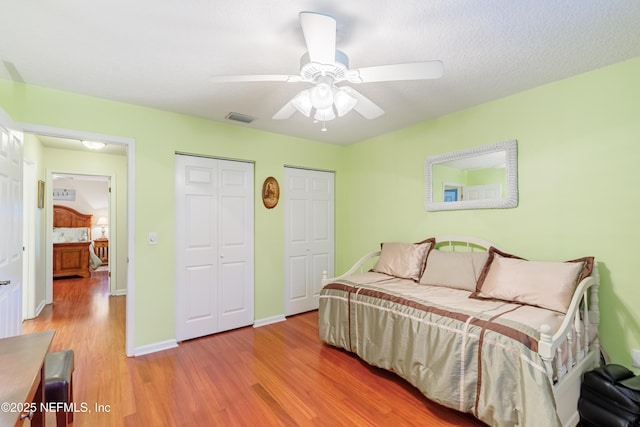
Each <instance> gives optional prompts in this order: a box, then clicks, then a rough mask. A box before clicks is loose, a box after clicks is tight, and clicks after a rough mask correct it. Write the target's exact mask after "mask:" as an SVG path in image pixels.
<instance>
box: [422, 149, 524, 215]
mask: <svg viewBox="0 0 640 427" xmlns="http://www.w3.org/2000/svg"><path fill="white" fill-rule="evenodd" d="M516 151H517V150H516V141H515V140H510V141H504V142H500V143H497V144H490V145H485V146H481V147H475V148H472V149H468V150H461V151H456V152H452V153H446V154H442V155H438V156H433V157H430V158H428V159H427V162H426V164H425V177H426V195H425V199H426V208H427V210H430V211H432V210H451V209H483V208H509V207H515V206H517V204H518V201H517V200H518V199H517V171H516V167H517V160H516V157H517V154H516Z"/></svg>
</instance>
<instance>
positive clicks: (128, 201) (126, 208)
mask: <svg viewBox="0 0 640 427" xmlns="http://www.w3.org/2000/svg"><path fill="white" fill-rule="evenodd" d="M22 128H23V131H24V132H25V133H29V134H34V135H38V136H39V137H52V138H58V139H62V140H65V141H67V143H68V141H73V142H74V143H76V144H78V143H79V142H80V141H83V140H88V141H99V142H104V143H105V144H107V146H106V148H107V149H119V150H122V153H123V154H122V156H123V158H124V159H125V160H124V165H123V169H124V172H123V173H121V174H120V175H118V176H117V177H116V174H114V173H112V172H111V171H104V172H103V171H99V170H96V167H95V166H96V165H95V164H92V165H90V164H74V163H73V162H70V161H67V163H66V165H69V166H67V167H58V166H57V165H56V166H52V167H51V168H47V169H46V174H45V175H46V176H45V180H44V181H45V183H44V187H45V189H46V191H45V200H44V205H45V209H48V211H49V212H51V209H52V208H51V207H52V206H53V192H52V191H51V190H52V189H53V170H52V169H55V170H56V171H64V172H67V173H74V174H96V173H99V174H102V175H106V176H109V177H110V181H111V188H112V190H113V191H112V192H111V193H110V194H111V203H110V207H109V218H110V220H111V221H112V223H111V224H110V225H109V226H110V230H109V232H110V236H111V237H112V239H111V240H110V242H109V246H110V249H111V251H112V252H111V259H110V261H111V260H113V259H115V257H114V256H115V255H117V252H118V250H117V249H118V248H120V258H121V261H120V262H113V263H112V265H111V276H112V279H113V278H114V276H116V274H117V268H118V267H120V269H121V273H120V274H118V275H117V277H120V278H121V280H120V282H121V283H122V284H123V286H122V287H123V288H124V290H123V292H122V293H125V292H126V316H125V317H126V325H125V330H126V333H125V334H126V338H125V341H126V346H125V347H126V348H125V352H126V354H127V356H133V355H134V351H135V349H134V337H133V319H134V305H135V304H134V265H135V264H134V262H133V254H134V252H135V249H134V236H133V227H132V226H127V224H133V223H134V218H135V210H134V200H135V185H134V177H135V140H134V139H133V138H128V137H120V136H115V135H106V134H97V133H92V132H85V131H78V130H72V129H64V128H55V127H50V126H42V125H37V124H28V123H26V124H23V125H22ZM58 148H61V149H63V150H69V148H63V147H58ZM68 154H70V155H71V154H72V152H68ZM47 160H48V161H49V159H47ZM48 163H49V162H48ZM116 178H117V180H116ZM116 188H121V189H123V191H121V192H120V195H119V196H118V194H117V192H116V191H115V189H116ZM116 197H118V203H117V204H116V203H115V198H116ZM116 206H117V208H118V209H117V210H116ZM118 218H120V223H121V226H120V227H118V225H117V224H114V223H113V221H117V219H118ZM52 226H53V219H52V216H51V215H47V218H46V224H45V225H44V228H43V230H44V231H43V233H44V236H43V237H42V240H41V242H42V244H43V246H44V248H45V252H46V253H45V254H44V255H43V257H44V262H43V263H44V272H45V273H44V274H46V276H45V277H44V278H45V280H44V282H45V289H46V290H47V292H46V296H45V299H46V300H47V301H48V302H50V301H51V298H52V294H53V292H52V285H53V279H52V273H51V272H52V258H53V250H52V244H51V233H52V231H51V230H52ZM118 230H119V231H118ZM118 236H119V240H120V241H121V242H122V244H121V245H118V244H117V243H118ZM41 263H42V260H41ZM114 269H116V271H114ZM114 283H115V282H114Z"/></svg>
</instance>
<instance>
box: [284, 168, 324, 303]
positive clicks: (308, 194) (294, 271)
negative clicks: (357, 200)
mask: <svg viewBox="0 0 640 427" xmlns="http://www.w3.org/2000/svg"><path fill="white" fill-rule="evenodd" d="M284 176H285V185H284V209H285V215H284V217H285V218H284V221H285V227H284V230H285V231H284V233H285V254H284V255H285V267H284V276H285V277H284V279H285V315H286V316H290V315H293V314H297V313H302V312H305V311H310V310H315V309H317V308H318V296H319V294H320V289H321V280H322V271H324V270H326V271H327V272H328V274H329V275H330V276H331V275H333V265H334V174H333V173H332V172H322V171H313V170H306V169H296V168H285V174H284Z"/></svg>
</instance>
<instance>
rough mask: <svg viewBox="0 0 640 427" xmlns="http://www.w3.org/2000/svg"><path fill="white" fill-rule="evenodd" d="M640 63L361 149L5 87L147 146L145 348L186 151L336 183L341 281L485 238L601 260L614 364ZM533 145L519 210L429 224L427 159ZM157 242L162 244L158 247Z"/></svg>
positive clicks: (138, 261)
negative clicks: (401, 248) (392, 252)
mask: <svg viewBox="0 0 640 427" xmlns="http://www.w3.org/2000/svg"><path fill="white" fill-rule="evenodd" d="M638 75H640V58H636V59H633V60H630V61H626V62H624V63H620V64H616V65H613V66H610V67H606V68H603V69H600V70H596V71H593V72H590V73H587V74H583V75H580V76H576V77H573V78H570V79H566V80H562V81H559V82H556V83H553V84H550V85H546V86H543V87H540V88H536V89H532V90H530V91H526V92H523V93H520V94H517V95H514V96H511V97H507V98H503V99H500V100H497V101H494V102H490V103H487V104H483V105H481V106H478V107H474V108H470V109H468V110H464V111H460V112H458V113H455V114H451V115H448V116H445V117H441V118H439V119H436V120H431V121H428V122H424V123H421V124H418V125H416V126H412V127H409V128H405V129H402V130H400V131H397V132H392V133H389V134H385V135H382V136H379V137H376V138H373V139H370V140H367V141H363V142H361V143H358V144H354V145H351V146H348V147H340V146H334V145H330V144H323V143H319V142H315V141H309V140H302V139H297V138H292V137H286V136H282V135H275V134H270V133H266V132H259V131H254V130H251V129H247V128H242V127H237V126H231V125H227V124H224V123H217V122H211V121H206V120H202V119H197V118H193V117H187V116H182V115H177V114H172V113H167V112H162V111H157V110H152V109H148V108H144V107H137V106H132V105H126V104H122V103H116V102H111V101H106V100H100V99H96V98H90V97H84V96H79V95H74V94H69V93H64V92H60V91H55V90H50V89H44V88H39V87H34V86H29V85H24V84H15V83H11V82H8V81H3V80H0V107H2V108H3V109H5V110H6V111H7V112H8V113H9V114H10V115H12V116H13V117H14V118H15V119H16V120H18V121H22V122H29V123H36V124H41V125H48V126H54V127H61V128H68V129H78V130H86V131H89V132H98V133H105V134H111V135H118V136H125V137H131V138H134V139H135V140H136V145H135V146H136V152H135V168H136V176H135V192H136V201H135V209H136V218H135V223H134V224H133V226H134V230H135V233H134V236H135V253H134V260H135V265H136V269H135V286H136V302H135V304H136V307H135V312H136V318H135V331H134V335H135V336H134V345H135V346H136V347H139V346H144V345H147V344H153V343H157V342H162V341H164V340H168V339H172V338H173V337H174V336H175V335H174V331H175V327H174V307H173V298H174V285H173V281H174V273H175V272H174V267H173V262H172V260H173V259H174V243H175V236H174V221H175V218H174V177H173V172H174V163H173V160H174V153H175V152H176V151H178V152H186V153H197V154H204V155H211V156H217V157H225V158H235V159H243V160H250V161H254V162H255V165H256V166H255V181H256V188H260V187H261V184H262V181H263V180H264V179H265V178H266V177H267V176H275V177H276V178H277V179H278V180H279V181H280V182H282V178H283V166H284V165H295V166H301V167H308V168H317V169H324V170H334V171H336V272H340V271H344V270H345V269H346V268H348V266H349V265H350V264H351V263H352V262H353V261H355V260H356V259H357V258H358V257H359V256H361V255H362V254H363V253H365V252H367V251H370V250H372V249H373V248H377V247H379V243H380V242H381V241H391V240H394V241H398V240H400V241H415V240H419V239H422V238H424V237H428V236H433V235H438V234H445V233H456V234H470V235H477V236H479V237H483V238H485V239H487V240H490V241H492V242H494V243H496V244H497V245H499V246H501V247H502V248H504V249H506V250H508V251H511V252H513V253H516V254H518V255H521V256H524V257H527V258H531V259H540V260H564V259H570V258H576V257H580V256H584V255H593V256H595V257H596V258H597V260H598V261H599V271H600V274H601V281H602V284H601V293H600V295H601V298H600V300H601V301H600V307H601V311H602V323H601V329H600V331H601V334H602V341H603V343H604V346H605V348H606V350H607V351H608V352H609V353H610V354H611V356H612V358H613V360H614V361H617V362H618V363H623V364H625V365H630V349H631V348H640V317H639V315H638V314H637V310H635V309H634V308H633V307H634V306H635V304H636V303H637V301H639V297H640V287H638V286H637V285H636V283H635V275H634V269H633V265H634V259H633V256H634V254H635V253H636V252H637V250H636V248H635V241H636V240H637V238H638V237H640V236H638V235H639V234H640V228H638V227H637V226H636V225H635V224H636V218H637V217H638V215H639V214H640V193H638V192H633V191H632V190H633V187H632V185H633V184H632V183H635V182H639V181H640V168H638V167H637V166H636V165H635V163H637V160H638V158H640V120H638V116H639V113H640V83H639V81H638V80H639V79H638V78H637V76H638ZM512 138H515V139H517V140H518V166H519V171H518V177H519V193H520V202H519V206H518V207H517V208H515V209H497V210H474V211H447V212H427V211H426V210H425V209H424V160H425V159H426V158H427V157H429V156H431V155H435V154H442V153H444V152H448V151H455V150H459V149H464V148H470V147H474V146H477V145H483V144H488V143H494V142H498V141H503V140H507V139H512ZM255 206H256V217H255V242H256V265H255V271H256V289H255V302H256V319H262V318H268V317H271V316H277V315H280V314H282V312H283V296H282V291H283V263H284V261H283V257H282V253H283V234H284V232H283V212H282V206H281V205H278V206H277V207H276V208H275V209H272V210H267V209H264V208H263V206H262V202H261V200H260V198H259V194H258V192H256V199H255ZM150 231H156V232H158V236H159V244H158V245H157V246H149V245H147V235H148V233H149V232H150Z"/></svg>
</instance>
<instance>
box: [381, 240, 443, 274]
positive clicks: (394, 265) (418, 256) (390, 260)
mask: <svg viewBox="0 0 640 427" xmlns="http://www.w3.org/2000/svg"><path fill="white" fill-rule="evenodd" d="M434 243H435V240H434V239H427V240H424V241H422V242H420V243H396V242H390V243H383V244H382V250H381V253H380V259H379V260H378V265H376V268H375V269H374V271H376V272H378V273H384V274H388V275H390V276H395V277H398V278H401V279H411V280H414V281H416V282H417V281H418V279H420V276H421V275H422V271H423V270H424V263H425V260H426V257H427V253H428V252H429V251H430V250H431V248H432V247H433V245H434Z"/></svg>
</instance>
